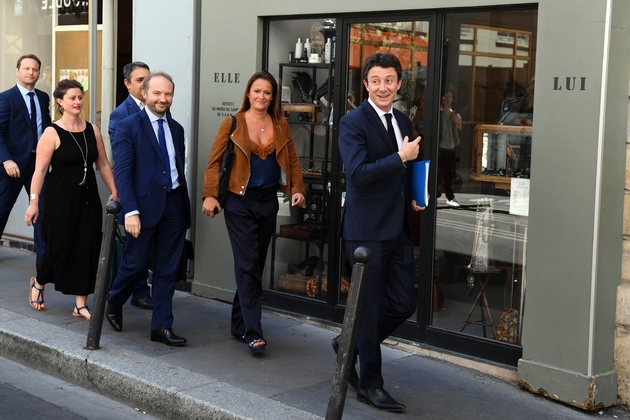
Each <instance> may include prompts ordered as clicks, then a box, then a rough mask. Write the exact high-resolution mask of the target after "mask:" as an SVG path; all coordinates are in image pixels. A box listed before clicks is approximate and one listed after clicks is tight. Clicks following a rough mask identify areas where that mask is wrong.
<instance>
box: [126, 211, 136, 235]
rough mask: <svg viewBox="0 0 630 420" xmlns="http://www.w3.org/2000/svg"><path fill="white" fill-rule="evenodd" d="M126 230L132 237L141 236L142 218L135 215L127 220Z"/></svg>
mask: <svg viewBox="0 0 630 420" xmlns="http://www.w3.org/2000/svg"><path fill="white" fill-rule="evenodd" d="M125 230H126V231H127V232H129V234H130V235H131V236H133V237H134V238H137V237H138V236H139V235H140V216H138V215H137V214H134V215H132V216H129V217H127V218H125Z"/></svg>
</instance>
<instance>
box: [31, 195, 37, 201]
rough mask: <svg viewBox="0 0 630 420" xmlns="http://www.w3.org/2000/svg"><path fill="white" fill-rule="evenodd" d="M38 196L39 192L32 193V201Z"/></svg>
mask: <svg viewBox="0 0 630 420" xmlns="http://www.w3.org/2000/svg"><path fill="white" fill-rule="evenodd" d="M36 198H37V194H35V193H31V201H33V200H35V199H36Z"/></svg>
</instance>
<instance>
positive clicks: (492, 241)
mask: <svg viewBox="0 0 630 420" xmlns="http://www.w3.org/2000/svg"><path fill="white" fill-rule="evenodd" d="M248 3H249V4H248V7H243V5H242V4H241V3H234V4H230V3H228V4H223V3H221V4H219V3H218V2H213V1H206V0H203V1H202V0H197V1H192V2H187V3H179V2H169V1H165V0H157V1H149V0H134V1H130V2H115V1H113V0H109V1H107V0H103V1H101V2H99V3H98V4H97V5H95V6H94V9H92V10H93V12H94V14H93V15H92V17H91V18H90V13H88V12H89V10H90V7H91V4H89V3H88V2H87V1H81V2H77V1H69V0H68V1H66V0H49V1H43V2H42V1H29V0H15V1H14V0H11V1H9V0H0V5H1V11H0V21H1V22H2V25H1V27H2V29H1V31H2V32H3V33H2V36H3V38H4V43H3V44H2V47H1V48H2V49H3V51H2V55H3V57H4V58H5V60H4V66H2V67H3V69H2V72H1V73H0V74H1V75H2V76H1V77H0V87H1V88H2V89H3V90H4V89H7V88H9V87H11V86H12V85H13V84H14V83H15V76H14V70H13V67H14V64H13V63H15V61H16V60H17V58H18V57H19V56H20V55H22V54H24V53H35V54H37V55H39V56H40V58H41V59H42V61H43V66H42V67H43V68H44V67H45V66H50V74H51V80H50V85H45V86H47V88H48V89H52V86H54V85H55V84H56V82H57V81H58V80H60V79H61V78H66V77H67V78H70V77H77V78H81V80H82V81H85V82H86V85H87V86H90V87H89V89H88V92H89V94H91V93H92V92H97V93H96V94H95V95H94V98H90V99H91V101H90V102H89V106H88V107H87V109H86V118H88V119H92V120H96V121H98V120H99V118H100V121H101V122H102V123H103V125H106V124H107V121H108V116H109V113H110V112H111V110H112V109H113V107H115V105H116V104H117V103H119V102H120V100H121V97H122V98H124V95H125V92H124V89H122V92H120V87H121V82H120V80H118V79H119V76H118V75H119V73H120V68H121V67H122V65H124V64H125V63H126V62H129V61H132V60H140V61H144V62H146V63H148V64H149V65H150V67H151V68H152V69H153V70H162V71H166V72H167V73H169V74H171V75H172V76H173V77H174V80H175V83H176V91H175V97H174V102H173V103H174V105H173V108H172V112H173V115H174V117H175V118H176V119H177V120H178V121H180V122H182V124H183V125H184V128H185V130H186V134H187V150H188V152H187V153H188V156H187V173H188V178H189V180H190V182H189V185H190V188H191V197H196V201H193V213H194V226H193V228H192V229H191V231H190V232H189V236H190V238H191V239H192V240H193V242H194V244H195V249H196V255H197V258H196V260H195V261H194V264H192V265H191V267H190V272H189V276H190V281H191V282H192V292H193V293H195V294H199V295H203V296H207V297H209V298H216V299H222V300H226V301H230V300H231V299H232V296H233V293H234V288H235V286H234V278H233V261H232V255H231V252H230V251H229V247H228V246H226V245H227V243H228V237H227V232H226V229H225V226H224V223H223V220H222V216H221V215H219V217H217V218H215V219H212V220H210V219H209V218H207V217H206V216H205V215H204V214H203V213H202V212H201V211H199V210H200V209H201V202H200V194H201V190H202V187H203V185H202V184H203V170H204V169H205V166H206V163H207V160H208V157H209V155H210V149H211V147H212V144H213V142H214V136H215V133H216V131H217V129H218V127H219V125H220V123H221V122H222V121H223V119H224V118H226V117H227V116H228V115H229V114H230V113H232V112H235V110H236V109H238V107H239V105H240V101H241V98H242V96H243V90H244V88H245V84H246V82H247V79H248V78H249V76H250V75H251V74H253V73H254V72H255V71H257V70H260V69H265V70H267V71H269V72H270V73H272V74H273V75H274V76H276V77H277V78H278V80H279V85H280V86H282V90H281V99H282V104H281V111H282V113H283V115H284V116H285V117H286V118H287V119H288V121H289V122H290V125H291V128H292V132H293V137H294V141H295V144H296V149H297V152H298V155H299V156H300V162H301V165H302V168H303V175H304V178H305V182H306V184H307V188H308V206H307V208H306V209H300V210H295V209H291V208H290V207H289V206H288V205H287V203H286V202H285V200H284V199H285V197H283V196H282V195H280V194H279V196H278V200H279V204H280V212H279V214H278V222H277V224H278V226H277V233H276V235H275V236H274V238H273V240H272V244H271V249H270V252H269V257H268V261H267V264H266V270H265V280H264V282H265V283H264V295H263V298H264V303H265V304H266V306H267V307H269V308H273V309H277V310H282V311H287V312H290V313H294V314H298V315H301V316H308V317H313V318H316V319H321V320H325V321H332V322H337V323H341V321H342V319H343V313H344V309H345V298H346V294H345V293H346V291H347V281H348V280H349V278H350V276H349V274H350V271H351V267H349V266H348V264H347V258H346V256H345V255H344V251H343V250H344V246H343V242H342V241H341V240H340V239H339V238H338V236H337V234H336V233H337V231H338V224H339V215H340V212H341V206H342V205H343V199H344V194H345V188H344V186H345V172H344V169H343V164H342V162H341V161H340V159H339V156H338V153H337V147H336V145H337V140H338V139H337V137H338V131H337V127H338V124H339V119H340V118H341V117H342V116H343V115H344V114H345V113H348V112H352V110H353V109H354V107H356V106H357V105H359V104H360V103H361V101H362V100H363V99H364V97H365V93H364V91H363V88H362V82H361V80H362V63H363V61H364V59H365V58H366V57H367V56H369V55H370V54H372V53H374V52H379V51H382V52H392V53H394V54H396V55H397V56H398V57H399V58H400V60H401V63H402V65H403V85H402V87H401V90H400V92H399V98H397V101H396V103H395V106H396V107H397V108H398V109H400V110H401V111H403V112H405V113H406V114H407V115H408V116H409V117H410V119H411V120H412V122H413V124H414V128H415V129H416V131H417V134H418V135H421V136H422V138H423V145H422V155H423V156H422V158H423V159H425V160H429V161H430V162H431V166H430V171H429V173H430V176H429V195H430V197H431V198H430V205H429V206H428V208H427V210H425V211H424V212H423V213H421V214H420V215H419V216H418V217H416V218H415V219H414V220H413V225H414V244H415V245H416V249H417V252H416V262H417V271H416V280H417V291H418V299H417V302H418V306H417V311H416V313H415V314H414V315H413V317H412V318H410V319H409V320H408V322H407V323H405V325H403V326H402V327H401V328H400V330H399V331H397V334H396V335H397V336H398V337H400V338H402V339H406V340H409V341H411V342H415V343H417V344H418V345H420V346H427V347H431V348H437V349H441V350H443V351H448V352H455V353H458V354H461V355H463V356H466V357H473V358H476V359H479V360H484V361H487V362H488V363H499V364H501V365H507V366H513V367H514V368H515V369H517V372H518V382H519V384H520V385H521V386H523V387H525V388H527V389H530V390H531V391H533V392H537V393H541V394H544V395H546V396H548V397H550V398H554V399H557V400H559V401H562V402H565V403H568V404H572V405H575V406H577V407H581V408H585V409H596V408H598V407H601V406H609V405H613V404H617V403H619V404H623V405H628V403H629V400H630V388H629V385H628V370H629V369H630V367H629V366H628V357H627V354H628V353H627V347H628V346H627V345H625V344H626V342H627V341H628V340H629V339H628V337H629V336H630V334H629V333H628V331H630V310H629V309H628V304H627V302H628V301H629V300H630V295H629V292H628V290H630V286H629V285H628V283H627V282H629V281H630V274H629V271H628V270H629V268H628V258H627V254H628V252H629V249H630V248H629V246H628V244H627V243H628V235H630V233H629V228H628V223H627V220H629V218H630V214H626V216H625V218H624V211H625V209H626V208H628V206H627V198H626V191H627V190H628V188H629V187H628V185H629V184H628V181H627V180H628V178H627V171H626V172H624V171H625V170H626V168H627V167H628V164H629V163H630V161H629V160H628V159H629V158H627V156H630V155H629V154H628V140H629V139H628V133H629V131H630V128H629V127H630V125H629V122H628V121H629V107H628V106H629V103H628V98H629V92H630V88H629V87H630V29H629V27H630V4H629V3H628V2H627V1H623V0H608V1H602V2H590V1H586V0H572V1H569V0H540V1H538V2H537V3H525V2H522V1H514V0H502V1H496V0H485V1H480V0H448V1H440V2H438V1H434V0H427V1H425V2H423V3H422V4H421V5H419V4H418V3H417V2H413V1H410V0H401V1H399V2H397V3H396V4H392V5H385V7H383V6H384V5H383V4H381V3H378V2H376V1H372V0H367V1H362V2H358V1H354V0H351V1H347V2H344V3H343V4H342V3H340V2H335V1H329V0H322V1H320V2H318V3H316V4H287V3H286V2H281V1H275V0H274V1H268V2H264V3H261V2H248ZM371 10H373V11H374V12H371ZM166 16H167V17H168V19H166V18H164V17H166ZM161 18H164V19H163V20H160V19H161ZM90 19H91V20H90ZM90 22H96V24H90ZM156 22H158V23H157V24H156ZM298 39H299V41H298ZM307 39H308V42H307ZM305 44H306V45H305ZM576 44H578V45H579V46H580V48H579V49H576ZM576 50H577V51H576ZM583 51H584V52H588V53H587V54H584V53H582V52H583ZM90 75H94V81H91V80H90V77H89V76H90ZM43 83H46V81H45V80H43ZM90 83H93V84H90ZM534 110H535V111H534ZM103 131H106V130H103ZM624 157H625V158H624ZM447 199H448V202H447ZM454 201H455V202H456V203H457V204H458V205H457V204H454V203H453V202H454ZM21 205H23V206H24V208H23V209H21V208H20V206H19V205H16V207H15V210H14V212H13V214H12V216H11V220H10V222H9V225H8V227H7V231H6V232H5V237H15V238H28V237H29V236H30V235H31V233H30V231H29V230H28V229H26V228H25V227H24V226H22V223H21V220H22V215H23V213H24V211H25V208H26V200H24V203H21ZM296 267H297V268H296ZM618 395H619V398H618Z"/></svg>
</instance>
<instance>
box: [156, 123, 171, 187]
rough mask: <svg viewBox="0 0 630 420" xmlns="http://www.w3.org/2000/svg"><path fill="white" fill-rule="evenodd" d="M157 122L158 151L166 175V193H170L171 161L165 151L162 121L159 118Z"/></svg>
mask: <svg viewBox="0 0 630 420" xmlns="http://www.w3.org/2000/svg"><path fill="white" fill-rule="evenodd" d="M157 122H158V140H159V142H160V150H161V151H162V159H163V160H164V165H165V166H166V175H167V177H168V184H166V191H167V192H171V188H173V180H172V179H171V161H170V159H169V158H168V150H166V136H165V135H164V120H163V119H162V118H160V119H159V120H157Z"/></svg>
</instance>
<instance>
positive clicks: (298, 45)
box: [295, 38, 304, 60]
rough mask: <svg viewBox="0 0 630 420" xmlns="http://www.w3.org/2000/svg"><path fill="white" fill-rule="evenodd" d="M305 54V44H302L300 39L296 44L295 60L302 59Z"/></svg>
mask: <svg viewBox="0 0 630 420" xmlns="http://www.w3.org/2000/svg"><path fill="white" fill-rule="evenodd" d="M303 53H304V44H302V38H298V40H297V42H296V44H295V59H296V60H299V59H300V58H302V54H303Z"/></svg>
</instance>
